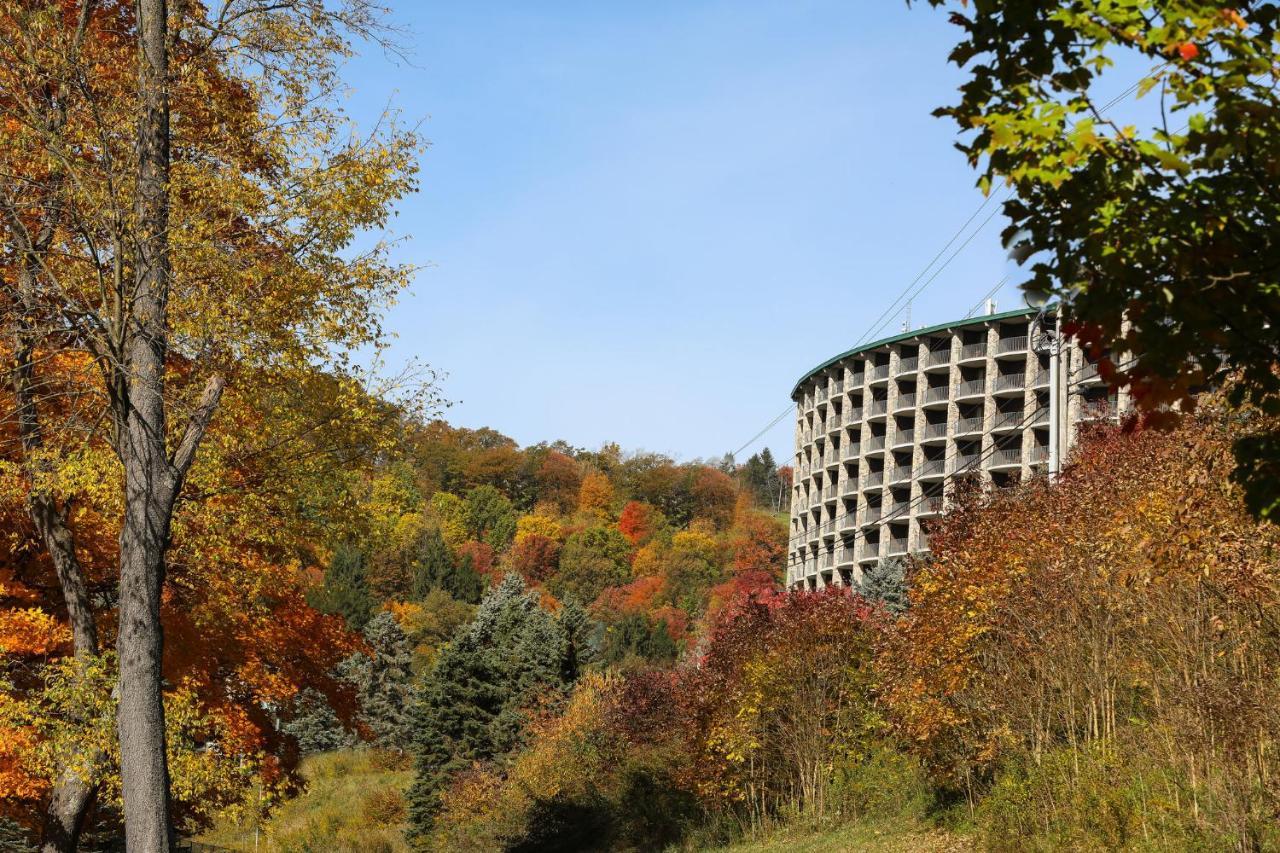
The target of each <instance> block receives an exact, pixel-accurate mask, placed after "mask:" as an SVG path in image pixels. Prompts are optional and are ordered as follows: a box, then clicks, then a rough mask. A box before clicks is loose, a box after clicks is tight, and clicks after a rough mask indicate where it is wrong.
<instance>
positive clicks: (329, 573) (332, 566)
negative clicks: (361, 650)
mask: <svg viewBox="0 0 1280 853" xmlns="http://www.w3.org/2000/svg"><path fill="white" fill-rule="evenodd" d="M307 600H308V603H310V604H311V606H312V607H314V608H316V609H317V610H319V611H321V612H323V613H336V614H338V615H339V616H341V617H342V618H343V619H345V620H346V622H347V625H348V627H350V628H351V630H353V631H361V630H364V626H365V624H366V623H368V621H369V617H370V616H372V615H373V599H372V598H371V597H370V595H369V586H368V583H367V581H366V578H365V566H364V554H363V552H361V551H360V550H359V549H357V548H355V547H354V546H351V545H343V546H340V547H339V548H338V550H337V551H335V552H334V554H333V560H331V561H330V563H329V568H328V569H327V570H326V571H325V573H324V585H323V586H321V587H319V588H318V589H315V590H312V591H311V592H310V593H309V594H308V596H307Z"/></svg>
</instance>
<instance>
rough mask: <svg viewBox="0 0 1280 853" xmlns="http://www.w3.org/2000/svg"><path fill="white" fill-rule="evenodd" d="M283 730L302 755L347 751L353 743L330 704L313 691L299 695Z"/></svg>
mask: <svg viewBox="0 0 1280 853" xmlns="http://www.w3.org/2000/svg"><path fill="white" fill-rule="evenodd" d="M280 730H281V731H282V732H284V733H285V734H286V735H289V736H290V737H292V738H294V739H295V740H296V741H297V742H298V751H299V752H301V753H302V754H303V755H311V754H313V753H317V752H332V751H333V750H335V749H345V748H346V747H349V746H351V745H352V743H353V738H352V737H351V734H350V733H349V732H348V731H347V730H346V729H345V728H343V726H342V721H341V720H339V719H338V715H337V714H336V713H335V712H334V710H333V707H332V706H331V705H330V704H329V700H328V699H326V698H325V696H324V694H323V693H321V692H320V691H318V690H316V689H315V688H313V687H306V688H303V690H302V692H300V693H299V694H298V695H297V697H296V698H295V699H294V701H293V711H292V715H291V717H290V719H289V720H288V721H287V722H285V723H284V724H283V725H281V726H280Z"/></svg>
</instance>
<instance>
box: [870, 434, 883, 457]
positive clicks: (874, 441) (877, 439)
mask: <svg viewBox="0 0 1280 853" xmlns="http://www.w3.org/2000/svg"><path fill="white" fill-rule="evenodd" d="M866 445H867V452H868V453H870V452H872V451H873V450H884V436H883V435H873V436H871V437H870V438H868V439H867V441H866Z"/></svg>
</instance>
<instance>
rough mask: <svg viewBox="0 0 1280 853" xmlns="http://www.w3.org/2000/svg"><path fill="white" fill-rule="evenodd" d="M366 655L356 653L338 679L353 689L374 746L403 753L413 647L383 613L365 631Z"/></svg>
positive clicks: (342, 667)
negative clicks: (367, 652) (371, 735)
mask: <svg viewBox="0 0 1280 853" xmlns="http://www.w3.org/2000/svg"><path fill="white" fill-rule="evenodd" d="M364 638H365V641H366V642H367V643H368V644H369V654H365V653H364V652H356V653H355V654H354V655H352V656H351V657H349V658H347V659H346V660H344V661H343V662H342V663H341V664H339V665H338V675H339V677H341V678H342V679H343V680H345V681H347V682H349V683H350V684H351V685H352V686H353V687H355V689H356V696H357V698H358V699H359V701H360V721H361V722H362V723H364V724H365V725H366V726H368V727H369V730H370V731H371V732H372V733H373V742H374V743H375V744H376V745H378V746H381V747H384V748H386V749H404V748H406V747H407V746H408V743H409V737H410V734H411V728H410V725H411V722H412V721H411V719H410V711H409V709H410V705H411V700H412V693H413V689H412V679H413V671H412V664H413V644H412V643H410V642H409V638H408V636H406V635H405V633H404V631H403V630H402V629H401V628H400V625H399V623H398V622H396V620H395V617H394V616H392V615H391V614H390V613H388V612H386V611H383V612H382V613H379V614H378V615H377V616H375V617H373V618H372V619H370V620H369V624H368V625H366V626H365V628H364Z"/></svg>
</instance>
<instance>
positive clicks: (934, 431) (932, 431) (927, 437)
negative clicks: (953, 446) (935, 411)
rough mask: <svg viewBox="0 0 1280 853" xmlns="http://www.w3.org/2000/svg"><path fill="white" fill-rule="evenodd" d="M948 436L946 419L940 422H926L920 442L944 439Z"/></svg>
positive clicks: (926, 442) (925, 442)
mask: <svg viewBox="0 0 1280 853" xmlns="http://www.w3.org/2000/svg"><path fill="white" fill-rule="evenodd" d="M946 437H947V424H946V422H945V421H944V422H943V423H940V424H925V425H924V429H923V430H922V431H921V432H920V443H921V444H928V443H929V442H932V441H942V440H945V439H946Z"/></svg>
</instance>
